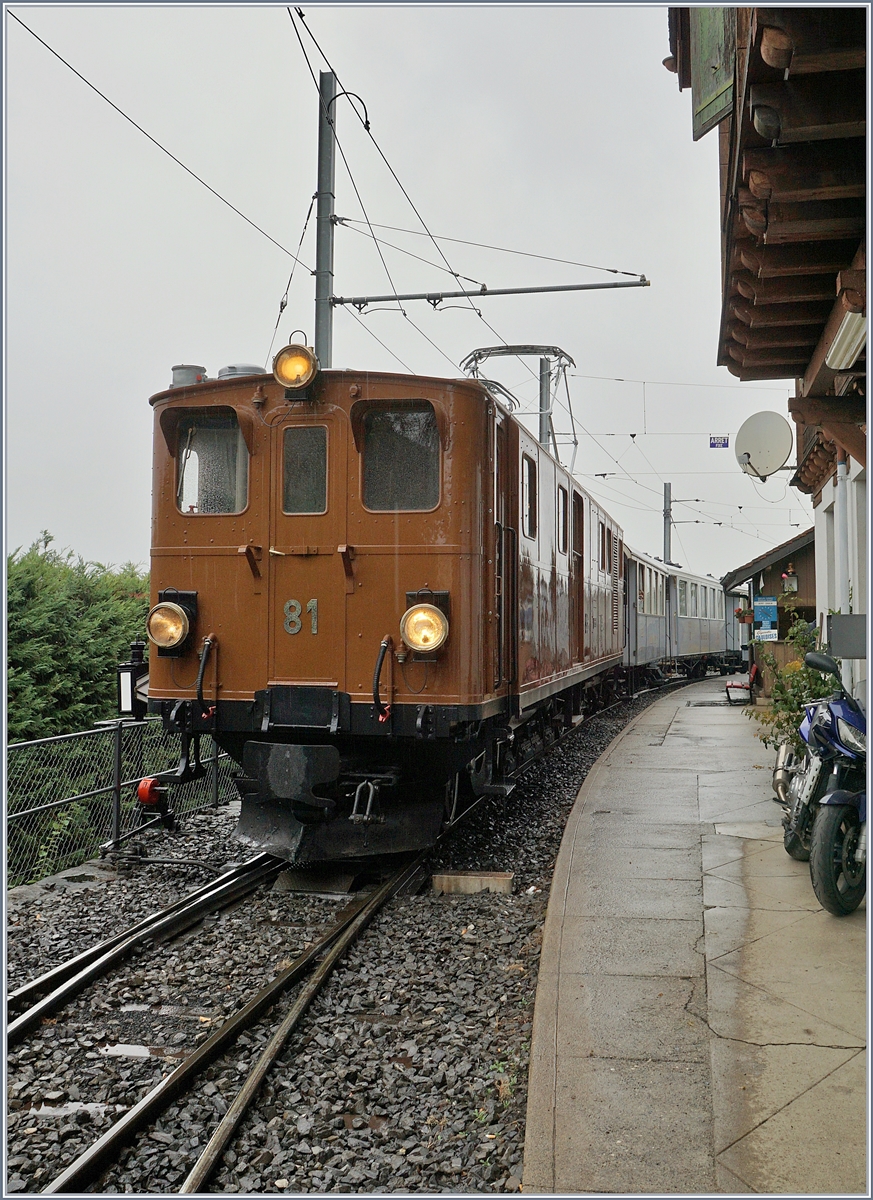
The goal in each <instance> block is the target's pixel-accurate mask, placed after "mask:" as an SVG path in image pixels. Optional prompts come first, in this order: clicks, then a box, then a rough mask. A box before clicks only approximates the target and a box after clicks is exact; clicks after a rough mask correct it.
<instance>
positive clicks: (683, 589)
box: [679, 579, 688, 617]
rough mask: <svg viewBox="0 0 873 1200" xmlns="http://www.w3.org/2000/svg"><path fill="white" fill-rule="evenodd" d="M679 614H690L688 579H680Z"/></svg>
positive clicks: (683, 615) (685, 615) (682, 615)
mask: <svg viewBox="0 0 873 1200" xmlns="http://www.w3.org/2000/svg"><path fill="white" fill-rule="evenodd" d="M679 616H680V617H687V616H688V580H687V579H680V580H679Z"/></svg>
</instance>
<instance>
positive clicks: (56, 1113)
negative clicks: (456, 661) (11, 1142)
mask: <svg viewBox="0 0 873 1200" xmlns="http://www.w3.org/2000/svg"><path fill="white" fill-rule="evenodd" d="M80 1112H87V1113H92V1114H93V1115H94V1116H95V1117H102V1116H103V1114H104V1113H107V1112H114V1113H123V1112H127V1105H125V1104H85V1103H84V1101H81V1102H80V1101H78V1100H69V1101H67V1103H66V1104H31V1106H30V1108H29V1109H27V1115H28V1116H29V1117H72V1116H75V1114H76V1113H80Z"/></svg>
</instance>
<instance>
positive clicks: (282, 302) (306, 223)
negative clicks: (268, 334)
mask: <svg viewBox="0 0 873 1200" xmlns="http://www.w3.org/2000/svg"><path fill="white" fill-rule="evenodd" d="M317 195H318V193H317V192H316V193H314V194H313V196H312V199H311V200H310V201H309V211H308V212H307V214H306V220H305V221H304V222H303V231H302V232H301V234H300V241H299V242H298V243H297V253H298V254H299V253H300V247H301V246H302V245H303V239H304V238H305V237H306V230H307V229H308V227H309V218H310V217H311V216H312V209H313V208H314V206H315V200H316V196H317ZM297 262H298V260H297V259H296V258H295V260H294V262H293V263H292V264H291V274H290V275H289V276H288V282H287V283H286V284H285V293H284V295H283V296H282V299H281V300H280V301H279V312H278V315H277V316H276V324H275V327H274V329H273V336H272V338H271V339H270V348H269V350H268V351H267V357H266V359H265V360H264V369H265V370H266V367H267V363H269V361H270V355H271V353H272V352H273V343H274V342H275V341H276V333H277V331H278V329H279V322H280V321H281V320H282V313H283V312H284V311H285V309H286V308H287V306H288V292H289V291H290V289H291V280H292V279H293V278H294V268H295V267H296V266H297Z"/></svg>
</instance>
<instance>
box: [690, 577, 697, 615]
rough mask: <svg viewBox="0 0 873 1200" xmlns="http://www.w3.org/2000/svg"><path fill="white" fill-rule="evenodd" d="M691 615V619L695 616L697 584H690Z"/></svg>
mask: <svg viewBox="0 0 873 1200" xmlns="http://www.w3.org/2000/svg"><path fill="white" fill-rule="evenodd" d="M691 615H692V617H696V616H697V584H696V583H692V585H691Z"/></svg>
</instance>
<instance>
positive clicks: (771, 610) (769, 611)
mask: <svg viewBox="0 0 873 1200" xmlns="http://www.w3.org/2000/svg"><path fill="white" fill-rule="evenodd" d="M754 608H755V621H756V622H757V621H766V622H767V624H766V625H765V626H764V628H765V629H772V628H773V626H774V625H775V624H776V622H777V621H778V620H779V611H778V608H777V606H776V597H775V596H756V597H755V600H754Z"/></svg>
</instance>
